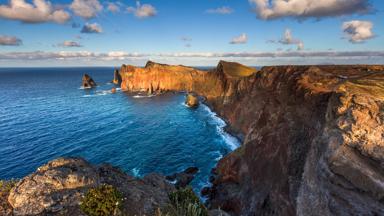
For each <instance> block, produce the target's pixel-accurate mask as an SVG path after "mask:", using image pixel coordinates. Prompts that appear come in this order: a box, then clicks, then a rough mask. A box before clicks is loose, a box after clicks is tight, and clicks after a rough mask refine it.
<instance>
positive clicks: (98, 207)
mask: <svg viewBox="0 0 384 216" xmlns="http://www.w3.org/2000/svg"><path fill="white" fill-rule="evenodd" d="M121 203H122V195H121V193H120V192H119V191H118V190H117V189H116V188H114V187H113V186H111V185H101V186H99V187H97V188H93V189H90V190H89V191H88V192H87V193H86V194H85V197H84V198H83V200H82V203H81V205H80V208H81V210H82V211H83V212H84V213H85V214H87V215H90V216H109V215H117V214H119V213H120V208H121Z"/></svg>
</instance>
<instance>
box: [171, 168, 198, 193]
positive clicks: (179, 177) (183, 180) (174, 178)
mask: <svg viewBox="0 0 384 216" xmlns="http://www.w3.org/2000/svg"><path fill="white" fill-rule="evenodd" d="M198 171H199V169H198V168H197V167H188V168H187V169H185V170H184V171H183V172H179V173H175V174H173V175H169V176H166V179H167V180H168V181H171V182H175V183H174V184H175V186H176V188H184V187H186V186H188V184H189V183H191V181H192V180H193V179H194V178H195V174H196V173H197V172H198Z"/></svg>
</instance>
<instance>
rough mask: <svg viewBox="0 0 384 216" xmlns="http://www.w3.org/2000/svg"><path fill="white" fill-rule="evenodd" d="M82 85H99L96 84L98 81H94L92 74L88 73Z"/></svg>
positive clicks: (84, 86) (89, 86)
mask: <svg viewBox="0 0 384 216" xmlns="http://www.w3.org/2000/svg"><path fill="white" fill-rule="evenodd" d="M81 86H82V87H83V88H93V87H96V86H97V85H96V82H95V81H93V79H92V78H91V76H89V75H88V74H84V75H83V79H82V84H81Z"/></svg>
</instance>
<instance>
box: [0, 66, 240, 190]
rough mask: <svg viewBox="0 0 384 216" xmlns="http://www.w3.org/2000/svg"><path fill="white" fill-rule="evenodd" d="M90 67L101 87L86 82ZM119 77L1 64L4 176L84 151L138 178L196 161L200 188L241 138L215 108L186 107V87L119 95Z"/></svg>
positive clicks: (0, 166) (103, 71) (104, 71)
mask: <svg viewBox="0 0 384 216" xmlns="http://www.w3.org/2000/svg"><path fill="white" fill-rule="evenodd" d="M84 73H88V74H89V75H91V77H92V78H93V79H94V80H95V81H96V82H97V83H98V85H99V86H98V87H97V88H95V89H90V90H87V89H82V88H80V86H81V78H82V75H83V74H84ZM112 78H113V68H100V67H99V68H0V179H10V178H22V177H24V176H26V175H28V174H30V173H32V172H34V171H35V170H36V168H37V167H39V166H41V165H43V164H44V163H46V162H47V161H49V160H52V159H54V158H57V157H60V156H81V157H84V158H86V159H87V160H89V161H90V162H92V163H96V164H100V163H104V162H106V163H111V164H112V165H114V166H118V167H120V168H121V169H123V170H124V171H126V172H127V173H130V174H132V175H135V176H137V177H141V176H143V175H145V174H147V173H151V172H158V173H162V174H165V175H168V174H172V173H175V172H179V171H182V170H184V169H185V168H187V167H190V166H196V167H198V168H199V169H200V171H199V173H198V174H197V176H196V178H195V179H194V181H193V182H192V186H193V187H194V189H195V190H196V191H198V190H200V189H201V188H202V187H203V186H205V185H207V183H208V177H209V174H210V170H211V169H212V168H213V167H214V166H215V165H216V163H217V161H218V160H219V159H220V158H221V157H223V156H224V155H226V154H228V153H229V152H230V151H232V150H233V149H235V148H236V147H237V146H238V145H239V143H238V141H237V140H236V139H235V138H233V137H231V136H230V135H228V134H226V133H225V132H224V130H223V127H224V126H225V123H224V121H222V120H221V119H220V118H218V117H217V116H216V115H215V113H213V112H211V111H210V110H209V109H208V107H206V106H205V105H202V106H200V107H199V108H198V109H190V108H188V107H186V106H185V105H184V104H183V102H184V99H185V95H184V94H183V93H166V94H163V95H159V96H154V97H146V96H144V95H138V94H132V93H127V92H122V91H121V90H120V89H119V88H117V90H118V91H117V93H116V94H112V93H111V91H110V90H111V88H112V87H114V85H113V84H111V83H110V81H111V80H112ZM117 87H118V86H117Z"/></svg>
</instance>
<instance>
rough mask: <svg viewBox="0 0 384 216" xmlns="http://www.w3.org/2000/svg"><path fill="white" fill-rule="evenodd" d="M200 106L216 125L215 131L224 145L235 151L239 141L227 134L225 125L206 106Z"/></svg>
mask: <svg viewBox="0 0 384 216" xmlns="http://www.w3.org/2000/svg"><path fill="white" fill-rule="evenodd" d="M201 106H202V107H203V108H204V109H205V110H206V111H207V112H208V113H209V115H210V117H211V118H212V119H213V121H214V122H215V123H216V129H217V132H218V133H219V134H220V135H221V137H222V138H223V139H224V141H225V143H226V144H227V145H228V147H229V148H230V149H231V150H232V151H233V150H235V149H237V148H238V147H239V146H240V144H241V143H240V141H239V140H238V139H237V138H236V137H234V136H232V135H230V134H229V133H227V132H226V131H225V130H224V128H225V127H226V126H227V123H226V122H225V121H224V120H223V119H221V118H220V117H218V116H217V114H216V113H215V112H213V111H212V110H211V109H210V108H209V107H208V106H207V105H205V104H201Z"/></svg>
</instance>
